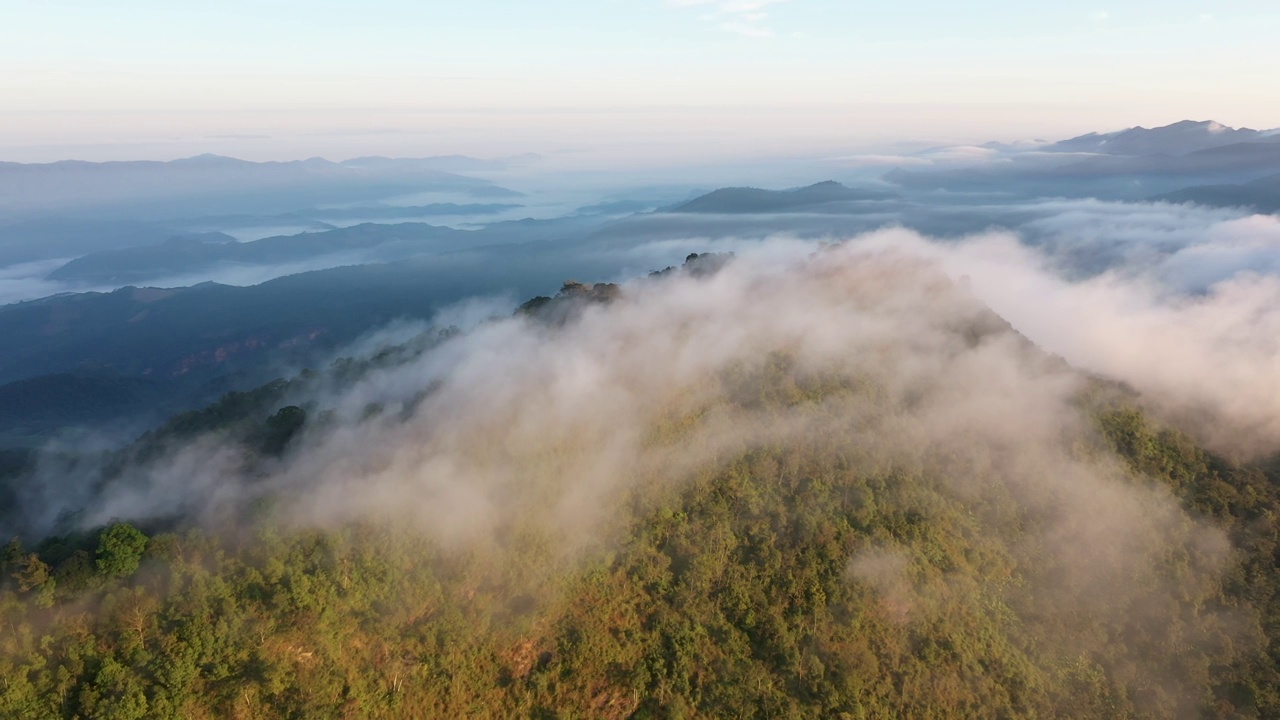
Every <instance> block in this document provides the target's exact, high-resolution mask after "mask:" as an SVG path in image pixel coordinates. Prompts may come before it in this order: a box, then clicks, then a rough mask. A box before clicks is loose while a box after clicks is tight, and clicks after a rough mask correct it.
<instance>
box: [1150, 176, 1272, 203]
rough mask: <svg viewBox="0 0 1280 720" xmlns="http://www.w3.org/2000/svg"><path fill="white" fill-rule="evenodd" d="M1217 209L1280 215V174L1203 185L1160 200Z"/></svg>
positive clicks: (1170, 194) (1159, 198)
mask: <svg viewBox="0 0 1280 720" xmlns="http://www.w3.org/2000/svg"><path fill="white" fill-rule="evenodd" d="M1156 199H1157V200H1165V201H1167V202H1176V203H1186V202H1192V203H1197V204H1199V205H1210V206H1213V207H1243V208H1249V209H1251V210H1254V211H1257V212H1263V213H1276V212H1280V174H1276V175H1268V176H1266V177H1263V178H1258V179H1257V180H1253V181H1251V182H1247V183H1242V184H1236V185H1200V186H1196V187H1189V188H1186V189H1183V190H1179V191H1177V192H1172V193H1167V194H1165V195H1161V196H1160V197H1158V198H1156Z"/></svg>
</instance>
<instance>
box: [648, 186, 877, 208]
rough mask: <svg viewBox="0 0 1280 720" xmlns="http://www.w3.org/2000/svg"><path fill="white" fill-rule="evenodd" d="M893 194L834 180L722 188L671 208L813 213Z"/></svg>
mask: <svg viewBox="0 0 1280 720" xmlns="http://www.w3.org/2000/svg"><path fill="white" fill-rule="evenodd" d="M891 197H893V194H892V193H886V192H881V191H876V190H861V189H859V190H855V189H853V188H848V187H845V186H844V185H841V184H840V183H838V182H835V181H833V180H827V181H824V182H820V183H815V184H813V185H809V186H806V187H801V188H794V189H791V190H761V189H759V188H752V187H731V188H721V189H719V190H714V191H712V192H709V193H707V194H706V195H701V196H699V197H696V198H694V199H693V200H690V201H689V202H686V203H684V204H682V205H677V206H676V207H674V208H671V209H670V210H669V212H676V213H726V214H728V213H776V212H788V211H797V210H815V209H816V208H818V206H821V205H827V204H829V203H844V202H857V201H862V200H886V199H889V198H891Z"/></svg>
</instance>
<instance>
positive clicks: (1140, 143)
mask: <svg viewBox="0 0 1280 720" xmlns="http://www.w3.org/2000/svg"><path fill="white" fill-rule="evenodd" d="M1242 142H1280V135H1268V134H1266V133H1264V132H1261V131H1258V130H1252V129H1250V128H1233V127H1228V126H1226V125H1223V124H1222V123H1219V122H1214V121H1212V120H1205V121H1195V120H1183V121H1181V122H1176V123H1173V124H1172V125H1165V126H1163V127H1157V128H1144V127H1132V128H1129V129H1127V130H1120V131H1117V132H1110V133H1089V134H1087V135H1081V136H1079V137H1074V138H1071V139H1070V140H1063V141H1061V142H1057V143H1054V144H1052V145H1050V146H1048V147H1047V148H1046V149H1047V150H1054V151H1058V152H1087V153H1101V154H1106V155H1158V154H1165V155H1183V154H1186V153H1189V152H1195V151H1197V150H1207V149H1209V148H1215V147H1221V146H1223V145H1232V144H1235V143H1242Z"/></svg>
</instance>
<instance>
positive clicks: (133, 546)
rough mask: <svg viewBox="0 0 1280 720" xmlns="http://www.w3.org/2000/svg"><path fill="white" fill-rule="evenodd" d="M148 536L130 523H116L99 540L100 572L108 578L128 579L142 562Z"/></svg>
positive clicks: (103, 532)
mask: <svg viewBox="0 0 1280 720" xmlns="http://www.w3.org/2000/svg"><path fill="white" fill-rule="evenodd" d="M146 549H147V536H146V535H144V534H142V531H140V530H138V529H137V528H135V527H134V526H132V525H130V524H128V523H116V524H114V525H112V526H110V527H108V528H107V529H106V530H103V531H102V535H100V536H99V538H98V572H99V573H100V574H102V575H105V576H107V577H128V576H130V575H132V574H133V573H134V572H135V571H136V570H137V569H138V564H139V563H140V562H141V561H142V553H143V551H145V550H146Z"/></svg>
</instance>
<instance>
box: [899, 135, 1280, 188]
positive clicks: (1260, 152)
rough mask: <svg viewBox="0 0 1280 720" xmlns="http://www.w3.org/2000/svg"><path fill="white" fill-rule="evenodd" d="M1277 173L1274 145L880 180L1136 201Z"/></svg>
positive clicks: (909, 173)
mask: <svg viewBox="0 0 1280 720" xmlns="http://www.w3.org/2000/svg"><path fill="white" fill-rule="evenodd" d="M1277 172H1280V143H1278V142H1270V141H1267V142H1237V143H1233V144H1230V145H1222V146H1218V147H1212V148H1207V149H1201V150H1195V151H1192V152H1187V153H1183V154H1158V155H1093V156H1090V157H1084V158H1081V157H1079V156H1077V155H1063V160H1062V162H1056V163H1055V162H1049V163H1046V162H1045V161H1044V156H1037V158H1036V159H1035V161H1034V162H1003V163H983V164H977V165H972V166H966V167H962V168H952V169H929V168H913V169H904V168H897V169H894V170H892V171H890V172H889V173H887V174H886V175H885V176H884V179H885V180H888V181H890V182H893V183H895V184H897V185H899V186H901V187H904V188H910V189H915V190H948V191H953V192H965V193H989V194H1000V195H1009V196H1018V197H1034V196H1064V197H1099V198H1104V199H1114V200H1141V199H1146V198H1148V197H1150V196H1152V195H1159V194H1163V193H1169V192H1174V191H1176V190H1181V189H1183V188H1186V187H1189V186H1194V185H1209V184H1223V183H1242V182H1249V181H1252V180H1255V179H1257V178H1259V177H1263V176H1266V175H1271V174H1275V173H1277Z"/></svg>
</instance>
